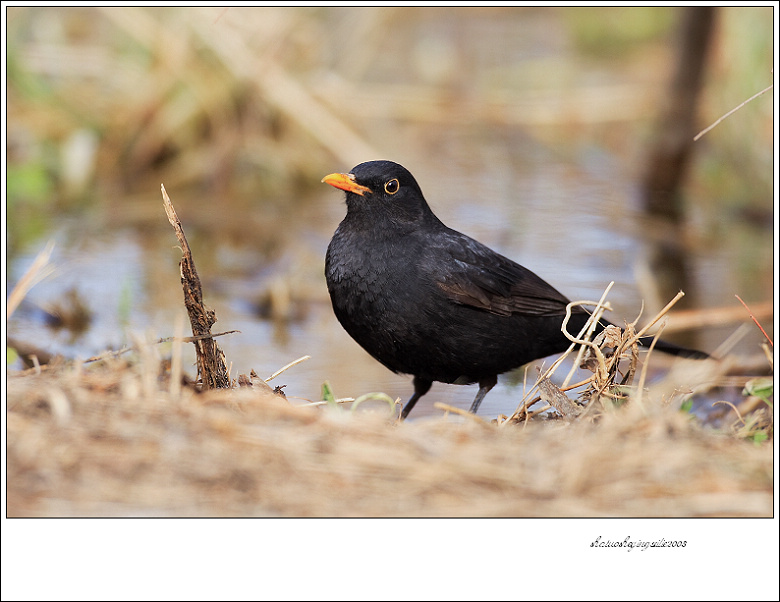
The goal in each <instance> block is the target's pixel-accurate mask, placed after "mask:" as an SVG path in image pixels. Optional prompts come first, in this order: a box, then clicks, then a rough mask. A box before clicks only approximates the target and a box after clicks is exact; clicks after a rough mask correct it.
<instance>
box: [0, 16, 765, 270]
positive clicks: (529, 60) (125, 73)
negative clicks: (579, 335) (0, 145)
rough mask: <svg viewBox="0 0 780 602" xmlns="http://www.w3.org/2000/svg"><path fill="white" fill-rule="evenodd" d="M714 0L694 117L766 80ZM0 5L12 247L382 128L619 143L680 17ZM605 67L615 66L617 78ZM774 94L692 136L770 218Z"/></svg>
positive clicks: (316, 156)
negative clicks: (2, 10)
mask: <svg viewBox="0 0 780 602" xmlns="http://www.w3.org/2000/svg"><path fill="white" fill-rule="evenodd" d="M721 12H722V15H720V18H719V20H718V25H717V40H716V43H715V45H714V48H713V55H712V61H711V62H710V64H709V65H708V71H707V74H706V89H705V91H704V93H703V95H702V105H701V111H700V114H701V123H702V127H704V126H705V125H707V124H709V123H710V122H712V121H714V119H716V118H717V117H718V116H720V115H721V114H722V113H724V112H726V111H727V110H728V109H730V108H732V107H734V106H736V105H737V104H739V103H740V102H741V101H742V100H744V99H746V98H747V97H749V96H750V95H752V94H753V93H755V92H756V91H758V90H760V89H763V88H764V87H766V86H767V85H768V83H769V82H770V81H771V79H772V73H771V69H772V54H773V53H772V44H773V39H772V33H773V32H772V9H771V8H724V9H722V10H721ZM6 16H7V34H8V38H7V50H8V54H7V84H8V105H7V116H8V120H7V124H8V130H7V168H8V171H7V174H8V181H7V199H8V222H9V225H10V226H11V227H10V228H9V230H10V232H9V233H10V236H9V245H10V246H9V251H10V252H11V254H12V255H13V253H14V252H15V251H16V250H17V249H19V247H20V246H21V245H22V244H23V243H24V241H26V240H29V238H30V237H36V236H40V235H41V234H42V233H43V232H44V231H45V230H46V229H47V228H48V227H50V225H51V224H50V222H51V220H54V219H56V217H57V215H58V214H59V212H79V211H84V210H93V209H95V208H102V210H104V211H107V212H111V214H112V216H113V217H112V222H114V220H115V219H116V218H119V219H122V220H133V221H137V222H143V221H145V220H147V219H152V220H154V221H158V217H159V215H158V213H159V212H158V211H157V208H156V207H155V208H154V210H153V211H150V213H149V214H147V213H145V210H151V207H147V203H146V202H144V201H139V200H135V201H134V202H132V203H129V204H130V205H132V207H118V206H117V199H118V198H119V197H129V198H135V197H134V196H133V195H144V196H146V195H149V192H150V191H155V190H156V189H157V186H158V184H159V182H161V181H163V182H165V183H166V185H167V187H168V189H169V190H181V189H182V188H183V187H188V186H189V187H196V188H199V189H201V190H208V191H211V192H212V193H213V192H214V191H226V190H230V191H231V192H232V193H234V194H235V198H238V197H241V196H247V195H250V196H252V197H253V198H254V200H255V202H257V203H273V199H274V197H275V196H278V195H280V194H284V195H286V196H294V194H295V192H297V191H298V190H299V189H301V188H306V187H311V186H315V185H317V184H318V183H319V177H320V176H321V174H322V173H324V172H328V170H331V171H332V168H333V167H334V164H336V165H341V166H343V167H344V168H347V167H350V166H351V165H352V164H354V163H357V162H360V161H362V160H364V159H366V158H367V155H369V154H370V153H371V151H376V152H378V153H380V154H381V155H382V156H385V155H390V154H391V153H393V152H394V151H396V150H397V148H398V147H399V146H400V145H402V144H403V142H401V141H400V140H399V139H395V140H388V134H389V133H392V132H398V133H399V134H402V133H403V132H404V128H406V127H408V125H409V124H412V125H414V124H416V123H419V122H422V123H423V124H425V123H428V122H431V121H436V122H440V123H447V122H448V121H460V120H464V119H468V120H471V121H473V122H479V121H485V122H489V123H493V124H495V123H498V124H509V125H520V126H522V127H526V128H534V129H536V130H537V132H538V131H539V130H540V129H541V130H543V131H542V132H541V133H539V134H538V135H539V136H542V137H543V138H545V139H547V140H551V141H553V142H554V141H555V140H556V139H558V138H566V139H568V140H569V143H571V142H572V141H573V140H576V139H579V140H591V141H592V140H598V141H599V142H600V143H602V144H605V145H607V146H608V147H610V148H612V149H614V150H615V151H617V152H619V151H620V150H621V147H622V145H625V143H626V141H625V138H624V137H625V136H626V135H631V136H636V135H642V134H644V133H646V129H645V130H643V129H641V128H639V129H637V128H632V129H631V130H630V133H628V134H627V133H626V132H625V131H623V128H621V127H617V128H615V127H613V125H614V124H617V125H618V126H619V125H620V124H621V122H625V121H627V120H631V122H632V123H634V122H637V121H638V122H639V123H638V125H639V126H643V127H644V128H647V127H649V126H650V125H651V124H652V118H653V117H654V113H653V110H654V107H657V106H658V104H659V98H660V97H661V95H662V93H663V89H664V85H665V80H666V78H667V77H668V76H669V70H670V64H671V62H672V59H673V57H670V56H669V53H670V52H671V51H672V50H673V46H672V44H671V43H670V39H671V36H672V35H673V30H674V27H675V25H676V23H677V21H678V11H677V10H676V9H673V8H649V7H648V8H615V9H588V8H569V9H564V8H559V9H548V8H538V9H523V8H518V9H498V8H470V9H458V10H451V9H435V8H230V9H219V8H148V7H147V8H142V7H124V8H78V7H61V8H57V7H45V8H34V7H10V8H8V9H7V15H6ZM522 21H527V22H529V23H531V24H533V26H534V27H533V28H530V27H522ZM529 35H531V36H533V39H532V40H528V39H527V37H528V36H529ZM512 36H518V37H520V36H522V37H524V38H526V39H525V41H524V42H522V43H521V42H518V41H514V42H513V41H512V40H511V38H512ZM562 47H563V49H565V50H566V51H567V53H570V55H571V56H569V57H567V59H566V60H565V61H562V60H560V57H559V55H560V53H561V51H562ZM572 56H573V57H574V58H572ZM594 65H595V66H594ZM610 71H613V72H620V71H623V72H631V73H632V75H631V80H632V81H631V83H632V85H633V89H632V90H626V89H622V88H621V87H620V86H619V85H618V84H615V83H614V82H615V81H616V80H617V78H616V76H615V75H614V74H611V73H610ZM640 84H644V86H641V85H640ZM625 87H626V86H624V88H625ZM772 107H773V103H772V101H771V96H767V97H765V98H763V99H761V100H760V101H758V102H753V103H751V104H750V105H748V106H746V107H745V108H743V109H742V110H741V112H740V113H739V114H738V115H737V116H736V117H735V118H732V119H730V120H727V121H725V122H724V123H723V124H721V126H719V129H718V130H717V131H715V132H713V133H712V134H711V135H710V136H709V137H708V138H705V139H704V140H703V142H702V143H701V144H700V145H699V146H698V147H697V153H698V154H699V157H698V158H697V168H696V169H695V170H694V172H693V173H692V176H691V181H690V187H691V189H692V190H693V191H695V194H692V195H691V196H693V197H695V198H698V199H699V200H701V199H707V202H715V203H724V204H727V205H728V206H729V210H734V207H738V208H740V210H741V211H744V212H746V213H750V214H751V215H757V216H759V217H764V218H768V217H769V215H770V214H769V213H768V212H767V207H769V206H770V204H769V198H770V196H771V191H772V153H771V149H772V143H773V138H772V136H773V128H772V117H773V114H772ZM377 121H379V122H381V123H380V124H379V125H378V126H377V127H374V125H373V124H374V123H376V122H377ZM615 130H616V131H615ZM621 137H622V139H621ZM635 148H639V149H641V145H635ZM149 196H154V195H153V194H151V195H149ZM157 201H158V199H150V200H149V202H151V203H154V204H156V203H157ZM114 223H115V222H114Z"/></svg>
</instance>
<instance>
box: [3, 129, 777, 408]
mask: <svg viewBox="0 0 780 602" xmlns="http://www.w3.org/2000/svg"><path fill="white" fill-rule="evenodd" d="M448 135H449V136H450V138H451V140H450V144H449V146H448V147H447V148H448V154H449V159H450V160H448V161H445V162H444V164H442V163H440V162H439V161H438V160H436V159H433V160H429V161H422V160H421V161H420V162H415V163H413V164H409V166H410V167H411V169H413V170H414V172H415V174H416V176H417V179H418V181H419V182H420V184H421V186H422V188H423V191H424V193H425V194H426V197H427V199H428V201H429V203H430V205H431V206H432V207H433V209H434V211H435V212H436V213H437V214H438V215H439V217H440V218H441V219H442V220H443V221H444V222H445V223H447V224H448V225H450V226H451V227H454V228H456V229H459V230H461V231H464V232H466V233H468V234H469V235H471V236H473V237H474V238H477V239H478V240H481V241H482V242H484V243H486V244H488V245H490V246H492V247H493V248H494V249H496V250H497V251H499V252H501V253H503V254H505V255H507V256H508V257H510V258H513V259H515V260H517V261H519V262H521V263H523V265H525V266H526V267H528V268H529V269H532V270H534V271H535V272H537V273H538V274H540V275H542V276H543V277H544V278H545V279H546V280H548V281H549V282H550V283H551V284H553V285H554V286H556V287H557V288H559V289H560V290H561V291H563V292H564V293H565V294H567V295H568V296H569V297H570V298H572V299H574V298H576V299H591V300H596V299H598V298H599V297H600V295H601V294H602V292H603V290H604V288H605V287H606V285H607V284H608V283H609V281H610V280H614V281H615V286H614V288H613V290H612V293H611V294H610V297H609V299H610V301H611V303H612V305H613V306H614V308H615V312H614V314H613V318H612V319H613V320H617V321H620V320H622V318H628V319H633V318H635V317H636V315H637V314H638V312H639V311H640V306H641V292H640V288H641V286H639V285H638V283H637V276H636V275H637V273H639V272H640V270H639V268H638V266H640V265H641V261H642V257H643V249H644V248H645V247H644V245H645V243H644V241H643V239H642V237H641V235H642V234H643V223H644V222H643V219H642V216H641V214H640V213H639V212H638V210H637V208H636V206H635V205H636V204H635V200H634V199H635V197H636V195H635V194H634V191H633V188H632V184H631V182H630V181H628V179H627V178H626V177H625V176H624V175H623V174H622V173H621V167H620V163H619V162H618V161H617V160H615V159H612V158H610V157H609V156H608V155H606V154H605V153H603V152H599V151H596V150H594V151H585V152H584V154H583V155H582V156H581V157H579V158H578V159H577V160H576V161H575V162H571V161H570V160H569V159H567V158H557V157H556V156H555V155H553V154H552V153H551V152H549V151H547V150H546V149H545V148H544V146H543V145H541V144H540V143H538V142H535V141H533V140H525V141H524V144H525V145H526V148H525V153H524V154H523V159H524V163H522V164H521V165H519V166H518V165H506V164H504V163H498V162H496V161H491V160H489V159H485V158H482V157H480V156H478V154H477V155H475V154H471V156H470V157H469V158H467V156H466V155H467V154H468V153H469V152H470V151H471V150H472V147H470V145H469V144H468V143H466V144H465V146H463V147H459V146H458V144H459V143H461V144H462V143H464V142H467V141H468V137H463V138H461V139H459V137H458V136H457V133H456V134H455V135H453V134H452V132H449V133H448ZM528 147H537V150H536V151H532V150H529V149H528ZM482 152H484V154H485V155H486V156H487V157H489V156H490V152H489V148H488V149H483V151H482ZM494 152H495V151H494ZM459 153H463V156H460V157H459V156H457V155H458V154H459ZM480 159H482V160H480ZM342 168H343V166H339V165H334V168H333V169H334V170H338V169H342ZM347 169H348V167H347ZM169 192H170V193H171V195H172V197H173V198H174V203H175V204H176V206H177V210H178V212H179V214H180V217H182V218H183V221H184V222H185V232H186V231H187V218H186V216H187V215H188V203H190V202H192V201H191V199H189V198H188V197H187V196H186V195H185V194H183V193H179V194H178V195H177V194H175V193H174V192H171V191H169ZM290 206H291V207H292V203H290ZM295 207H296V208H295V209H291V211H290V213H289V215H285V214H284V212H282V218H281V221H282V223H281V224H280V225H279V227H280V228H282V229H283V231H284V233H285V235H284V237H283V240H284V243H283V245H282V247H281V248H280V249H278V250H277V252H276V253H275V259H273V260H271V261H266V260H265V259H263V256H262V255H261V254H260V253H259V252H258V251H257V249H256V247H249V246H242V245H240V244H239V243H237V242H236V241H235V240H234V241H230V240H229V239H225V238H224V237H222V235H221V234H220V233H219V232H214V233H209V234H210V236H209V237H208V238H207V239H205V240H204V239H202V238H200V237H199V236H191V240H190V244H191V246H192V250H193V253H194V257H195V262H196V266H197V267H198V268H199V271H200V275H201V279H202V281H203V286H204V296H205V300H206V303H207V304H208V305H210V306H211V307H213V308H214V309H215V310H216V312H217V317H218V322H217V324H216V325H215V327H214V331H215V332H221V331H225V330H239V331H241V332H240V333H236V334H233V335H229V336H226V337H223V338H221V339H220V341H219V342H220V345H221V347H222V348H223V350H224V351H225V354H226V356H227V359H228V362H229V364H231V374H232V375H233V376H234V377H237V375H238V374H241V373H248V372H249V371H250V370H252V369H254V370H255V371H256V372H257V373H258V374H259V375H261V376H270V374H272V373H273V372H275V371H276V370H277V369H278V368H280V367H282V366H283V365H285V364H287V363H288V362H289V361H292V360H294V359H296V358H298V357H300V356H303V355H310V356H311V359H310V360H308V361H307V362H305V363H302V364H300V365H298V366H296V367H294V368H292V369H290V370H289V371H288V372H286V373H285V374H283V375H282V376H280V377H278V378H277V379H276V380H275V381H274V384H283V383H284V384H286V385H287V387H286V389H285V392H286V393H287V395H288V396H290V397H291V398H293V397H294V398H304V399H309V400H317V399H319V398H320V387H321V384H322V383H323V381H326V380H327V381H329V382H330V383H331V385H332V387H333V388H334V391H335V393H336V395H337V396H340V397H350V396H352V397H356V396H358V395H361V394H363V393H366V392H369V391H383V392H386V393H388V394H389V395H391V396H392V397H400V398H401V399H402V400H404V401H405V400H406V399H407V398H408V396H409V395H410V394H411V391H412V387H411V378H410V377H408V376H405V375H395V374H392V373H391V372H390V371H388V370H386V369H385V368H384V367H382V366H381V365H379V364H378V363H377V362H376V361H374V360H373V359H372V358H371V357H369V356H368V355H367V354H366V353H365V352H363V351H362V349H360V348H359V347H358V346H357V345H356V344H355V343H354V342H353V341H352V340H351V339H350V338H349V336H348V335H347V334H346V333H345V332H344V331H343V330H342V328H341V326H340V325H339V324H338V322H337V321H336V319H335V317H334V316H333V313H332V310H331V308H330V304H329V300H328V297H327V291H326V288H325V281H324V276H323V274H322V265H323V259H324V255H325V249H326V247H327V244H328V241H329V239H330V236H331V234H332V232H333V230H334V229H335V227H336V226H337V225H338V222H339V221H340V220H341V218H342V217H343V214H344V211H345V206H344V203H343V194H342V193H341V192H340V191H336V190H334V189H331V188H330V187H328V186H326V185H323V186H322V189H321V190H317V192H316V193H315V194H314V195H312V197H311V198H309V199H306V200H305V201H304V202H302V203H300V204H297V205H295ZM160 220H161V222H163V221H164V220H165V217H164V214H163V213H162V208H161V210H160ZM60 224H61V225H60V229H59V231H58V232H57V233H55V234H54V238H55V239H57V240H58V244H57V247H56V249H55V252H54V255H53V260H52V261H53V263H54V264H55V265H56V266H57V270H56V273H55V274H54V275H53V276H52V277H50V278H48V279H47V280H45V281H44V282H42V283H40V284H38V285H37V286H36V287H35V288H33V289H32V291H31V292H30V294H29V295H28V297H27V299H26V300H25V302H24V304H23V305H22V306H21V307H20V308H19V310H17V313H16V314H15V315H14V316H13V318H12V319H11V320H10V322H9V325H8V326H9V328H8V332H9V336H11V337H16V338H21V339H23V340H26V341H28V342H32V343H34V344H36V345H38V346H40V347H43V348H44V349H46V350H47V351H50V352H54V353H62V354H64V355H66V356H68V357H80V358H86V357H89V356H91V355H94V354H97V353H100V352H101V351H103V350H105V349H107V348H118V347H121V346H122V345H124V344H126V343H127V342H128V340H129V336H130V335H131V333H132V334H134V335H136V336H146V337H148V338H150V339H155V338H159V337H167V336H172V335H173V334H174V333H175V332H174V330H175V323H176V317H177V316H183V315H184V314H183V312H184V310H183V306H182V305H183V304H182V302H181V301H182V297H181V288H180V285H179V275H178V260H179V258H180V253H179V251H178V249H176V248H175V247H174V245H175V242H176V241H175V237H174V235H173V232H172V231H170V232H168V231H166V230H165V229H164V228H161V229H160V231H159V232H158V233H155V234H154V235H152V236H150V235H149V233H143V234H142V233H139V232H138V231H136V230H134V229H132V228H121V229H119V230H116V231H111V232H110V233H109V232H106V231H104V230H103V231H100V230H97V231H94V232H88V231H86V230H85V224H88V222H84V221H80V220H76V221H68V220H63V221H61V222H60ZM166 225H167V224H166ZM199 228H200V229H202V226H200V227H199ZM739 231H740V228H739V227H738V226H737V227H735V228H734V229H733V233H734V239H733V241H722V244H720V245H719V247H718V248H713V247H712V246H711V245H707V244H703V245H702V246H701V248H698V249H694V250H693V252H692V256H691V258H692V260H693V264H694V274H695V276H696V282H697V283H699V284H700V285H701V287H702V289H703V291H702V292H701V293H700V295H699V297H700V298H703V299H706V306H708V307H717V306H721V305H728V304H730V303H732V302H733V301H732V300H733V294H734V292H735V291H739V290H740V288H739V281H740V275H739V265H738V261H739V256H738V255H735V254H734V253H731V252H730V251H729V249H730V248H733V246H734V245H735V244H737V243H738V241H739V239H740V233H739ZM188 234H189V233H188ZM764 235H765V236H766V237H767V241H769V240H771V239H770V238H769V237H770V236H771V233H766V234H764ZM31 259H32V254H31V253H28V254H26V255H24V256H23V257H20V258H18V259H17V260H15V261H13V262H12V263H11V265H10V266H9V267H10V272H9V273H10V281H11V282H14V281H15V280H16V279H17V278H18V277H19V276H20V274H21V273H22V272H23V271H24V269H25V268H26V266H27V265H28V264H29V263H30V261H31ZM274 283H276V284H274ZM269 287H276V288H279V287H281V290H282V291H283V292H284V291H285V290H288V291H289V294H290V295H291V296H292V298H293V300H294V305H293V307H294V308H295V312H294V313H296V314H298V315H297V316H293V318H294V319H291V320H289V321H287V322H285V321H276V322H275V321H272V320H267V319H261V318H260V317H259V316H258V314H257V311H256V305H257V299H258V298H259V296H260V295H261V294H262V293H263V291H264V290H267V289H268V288H269ZM71 288H75V289H76V290H78V292H79V294H80V295H81V297H82V298H83V300H84V301H85V303H86V304H87V305H88V306H89V308H90V309H91V310H92V312H93V321H92V326H91V328H90V329H89V330H88V331H87V332H86V333H85V334H84V335H83V336H81V337H78V338H76V339H73V337H72V335H71V334H70V333H69V332H67V331H66V330H61V331H54V330H53V329H52V328H50V327H48V326H47V325H46V323H45V320H44V314H43V312H42V311H41V309H40V308H41V307H45V306H46V305H47V303H51V302H53V301H56V300H57V299H59V298H61V297H62V295H64V293H65V292H66V291H68V290H69V289H71ZM747 296H748V297H749V296H750V295H747ZM185 324H186V321H185ZM734 328H735V327H727V328H725V329H714V330H713V331H712V332H710V333H709V336H707V337H704V338H702V339H700V341H701V342H700V343H699V344H700V346H701V347H702V348H703V349H705V350H708V351H712V350H714V348H715V347H716V346H717V345H718V344H719V343H720V342H721V341H722V340H723V339H724V338H725V337H726V336H727V335H728V333H729V332H731V331H732V330H734ZM185 334H187V333H185ZM759 342H760V337H759V336H758V335H756V334H755V333H754V332H749V333H748V336H747V338H746V339H745V340H743V341H742V343H741V344H740V347H739V349H741V350H747V351H750V350H752V349H754V348H755V346H756V345H757V344H758V343H759ZM188 347H189V346H188ZM188 353H190V352H188ZM190 361H194V354H192V355H191V356H190ZM540 363H541V362H535V363H534V364H540ZM548 363H549V361H548ZM193 370H194V368H193V367H192V366H190V368H189V372H190V373H191V374H192V373H193ZM532 376H533V372H531V373H530V374H529V376H528V378H529V380H530V379H532ZM507 380H514V381H520V382H521V383H522V375H518V376H516V377H514V378H507V377H505V378H502V379H500V382H499V385H498V386H497V387H496V388H495V389H494V390H493V391H492V392H491V393H490V394H489V395H488V396H487V398H486V400H485V402H484V403H483V405H482V408H481V411H480V413H481V414H483V415H485V416H495V415H496V414H498V413H505V414H508V413H510V412H511V411H513V410H514V408H515V407H516V406H517V404H518V402H519V400H520V398H521V397H522V385H515V384H511V383H508V382H507ZM476 388H477V387H476V385H474V386H468V387H462V386H454V385H443V384H440V383H436V384H434V387H433V389H432V390H431V392H430V393H429V394H428V395H427V396H426V397H425V398H424V399H423V401H421V402H420V404H418V406H417V408H416V409H415V411H414V413H413V416H423V415H426V414H429V413H432V412H434V410H433V408H432V404H433V402H434V401H442V402H445V403H449V404H452V405H455V406H458V407H462V408H467V407H468V406H469V405H470V403H471V400H472V399H473V396H474V395H475V393H476Z"/></svg>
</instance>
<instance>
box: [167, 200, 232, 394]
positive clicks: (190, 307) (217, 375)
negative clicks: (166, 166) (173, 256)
mask: <svg viewBox="0 0 780 602" xmlns="http://www.w3.org/2000/svg"><path fill="white" fill-rule="evenodd" d="M160 188H161V190H162V196H163V205H164V206H165V213H166V214H167V215H168V221H169V222H170V223H171V226H173V229H174V231H175V232H176V238H178V239H179V246H180V247H181V251H182V258H181V261H180V262H179V268H180V272H181V285H182V289H183V290H184V305H185V307H186V308H187V315H188V316H189V318H190V325H191V327H192V334H193V337H195V338H196V340H194V341H193V344H194V345H195V353H196V355H197V366H198V380H200V382H201V386H202V387H203V388H204V389H227V388H229V387H230V376H229V374H228V369H227V364H226V362H225V354H224V353H223V351H222V349H220V347H219V345H217V342H216V341H215V340H214V339H213V338H212V334H211V327H212V326H213V325H214V323H215V322H216V321H217V315H216V313H215V312H214V310H213V309H210V308H208V307H206V306H205V305H204V304H203V290H202V288H201V284H200V278H199V277H198V272H197V270H196V269H195V262H194V261H193V259H192V252H191V251H190V246H189V244H187V238H186V237H185V236H184V230H183V228H182V226H181V222H180V221H179V217H178V216H177V215H176V210H175V209H174V208H173V203H172V202H171V199H170V198H169V197H168V193H166V192H165V186H163V185H160Z"/></svg>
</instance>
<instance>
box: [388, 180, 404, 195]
mask: <svg viewBox="0 0 780 602" xmlns="http://www.w3.org/2000/svg"><path fill="white" fill-rule="evenodd" d="M400 187H401V185H400V184H399V183H398V178H393V179H392V180H388V181H387V182H385V192H386V193H387V194H395V193H396V192H398V189H399V188H400Z"/></svg>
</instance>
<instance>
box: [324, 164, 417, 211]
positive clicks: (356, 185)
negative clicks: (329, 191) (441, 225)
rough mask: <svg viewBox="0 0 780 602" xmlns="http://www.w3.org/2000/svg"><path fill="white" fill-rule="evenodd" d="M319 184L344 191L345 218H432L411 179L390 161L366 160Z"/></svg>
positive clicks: (327, 177) (399, 166)
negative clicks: (345, 201) (345, 194)
mask: <svg viewBox="0 0 780 602" xmlns="http://www.w3.org/2000/svg"><path fill="white" fill-rule="evenodd" d="M322 181H323V182H325V183H326V184H330V185H331V186H335V187H336V188H340V189H341V190H345V191H346V193H347V215H348V216H350V215H352V216H354V217H357V216H359V215H365V216H366V217H370V218H372V219H374V220H378V221H382V220H383V219H390V220H391V221H393V222H396V223H398V222H407V223H408V222H417V221H420V220H422V219H423V218H425V217H427V216H428V215H433V214H432V213H431V210H430V208H429V207H428V203H426V202H425V198H424V197H423V193H422V190H420V186H419V184H417V180H415V179H414V176H413V175H412V174H411V173H409V170H407V169H406V168H405V167H403V166H402V165H399V164H398V163H393V162H392V161H368V162H366V163H361V164H360V165H357V166H355V167H353V168H352V170H351V171H350V172H349V173H333V174H330V175H328V176H325V177H324V178H323V179H322Z"/></svg>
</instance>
